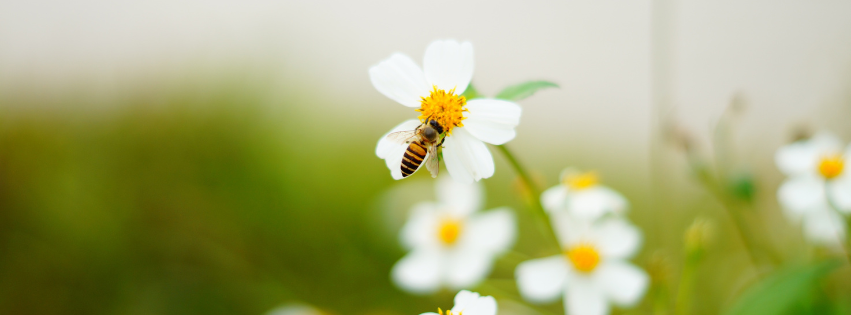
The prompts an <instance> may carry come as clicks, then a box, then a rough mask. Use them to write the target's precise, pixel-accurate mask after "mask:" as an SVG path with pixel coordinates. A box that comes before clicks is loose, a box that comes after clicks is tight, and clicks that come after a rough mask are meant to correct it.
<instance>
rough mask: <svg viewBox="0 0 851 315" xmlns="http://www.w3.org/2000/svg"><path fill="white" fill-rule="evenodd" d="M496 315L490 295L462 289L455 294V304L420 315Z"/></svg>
mask: <svg viewBox="0 0 851 315" xmlns="http://www.w3.org/2000/svg"><path fill="white" fill-rule="evenodd" d="M462 314H463V315H496V300H494V298H493V297H492V296H479V294H478V293H476V292H470V291H467V290H462V291H460V292H458V294H456V295H455V306H454V307H452V309H451V310H448V311H446V312H443V310H441V309H440V308H438V309H437V313H434V312H429V313H422V314H420V315H462Z"/></svg>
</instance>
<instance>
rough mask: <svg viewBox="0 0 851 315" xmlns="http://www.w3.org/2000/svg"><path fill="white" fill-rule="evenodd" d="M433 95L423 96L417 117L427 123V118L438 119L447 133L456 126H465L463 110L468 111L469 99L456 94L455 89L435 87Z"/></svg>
mask: <svg viewBox="0 0 851 315" xmlns="http://www.w3.org/2000/svg"><path fill="white" fill-rule="evenodd" d="M433 88H434V90H432V91H431V95H429V96H428V97H423V98H422V102H421V103H420V108H419V109H417V111H418V112H420V116H419V117H417V118H419V119H420V121H421V122H423V123H425V122H426V119H432V120H436V121H437V123H439V124H440V126H441V127H443V131H444V132H446V133H447V134H449V133H451V132H452V128H454V127H463V126H464V124H462V123H461V121H462V120H464V118H465V117H464V116H463V114H462V113H463V112H466V111H468V110H467V109H466V108H464V106H465V105H467V99H466V98H465V97H463V96H461V95H455V89H451V90H449V92H446V91H444V90H439V89H437V86H434V87H433Z"/></svg>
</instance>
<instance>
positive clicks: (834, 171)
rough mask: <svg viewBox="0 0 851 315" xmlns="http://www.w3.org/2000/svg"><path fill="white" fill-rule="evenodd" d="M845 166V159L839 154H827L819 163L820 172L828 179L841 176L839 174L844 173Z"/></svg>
mask: <svg viewBox="0 0 851 315" xmlns="http://www.w3.org/2000/svg"><path fill="white" fill-rule="evenodd" d="M844 168H845V160H844V159H843V158H842V155H839V154H835V155H828V156H825V157H823V158H821V162H819V164H818V171H819V173H821V176H824V178H827V179H833V178H834V177H836V176H839V174H842V169H844Z"/></svg>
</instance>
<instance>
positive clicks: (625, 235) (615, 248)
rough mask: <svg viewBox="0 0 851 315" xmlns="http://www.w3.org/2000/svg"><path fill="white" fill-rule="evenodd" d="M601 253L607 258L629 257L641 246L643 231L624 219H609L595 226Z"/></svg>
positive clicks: (595, 234) (595, 236) (595, 235)
mask: <svg viewBox="0 0 851 315" xmlns="http://www.w3.org/2000/svg"><path fill="white" fill-rule="evenodd" d="M594 238H595V239H596V243H597V246H599V247H600V248H599V249H600V253H601V254H602V255H603V257H606V258H629V257H632V255H635V253H636V252H638V248H639V247H640V246H641V231H639V230H638V228H637V227H636V226H635V225H632V224H630V223H629V222H627V221H626V220H622V219H608V220H605V221H604V222H601V223H599V225H598V226H596V227H595V228H594Z"/></svg>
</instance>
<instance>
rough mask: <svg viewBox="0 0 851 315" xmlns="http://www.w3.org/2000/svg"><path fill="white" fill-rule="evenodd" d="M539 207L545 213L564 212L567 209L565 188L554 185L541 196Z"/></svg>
mask: <svg viewBox="0 0 851 315" xmlns="http://www.w3.org/2000/svg"><path fill="white" fill-rule="evenodd" d="M541 205H543V206H544V209H545V210H547V212H554V211H564V210H565V208H566V207H567V187H564V186H563V185H556V186H554V187H551V188H550V189H547V190H545V191H544V193H542V194H541Z"/></svg>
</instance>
